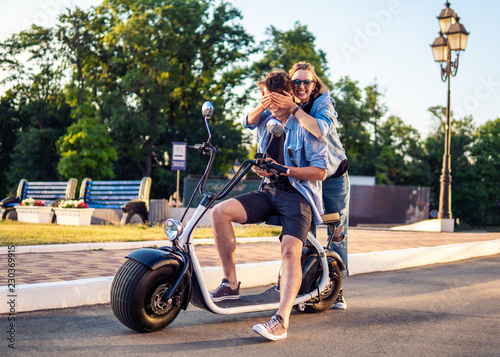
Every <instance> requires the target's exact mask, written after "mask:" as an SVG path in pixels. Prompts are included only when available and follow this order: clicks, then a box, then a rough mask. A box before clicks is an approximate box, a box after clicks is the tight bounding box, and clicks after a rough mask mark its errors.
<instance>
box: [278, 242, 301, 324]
mask: <svg viewBox="0 0 500 357" xmlns="http://www.w3.org/2000/svg"><path fill="white" fill-rule="evenodd" d="M302 246H303V243H302V241H301V240H300V239H298V238H296V237H293V236H290V235H285V236H283V238H282V240H281V259H282V273H281V279H280V306H279V309H278V312H277V313H276V314H277V315H280V316H281V317H282V318H283V321H284V323H283V324H284V325H285V328H288V324H289V320H290V313H291V312H292V308H293V302H294V300H295V298H296V297H297V294H298V292H299V289H300V284H301V283H302V267H301V266H300V257H301V255H302Z"/></svg>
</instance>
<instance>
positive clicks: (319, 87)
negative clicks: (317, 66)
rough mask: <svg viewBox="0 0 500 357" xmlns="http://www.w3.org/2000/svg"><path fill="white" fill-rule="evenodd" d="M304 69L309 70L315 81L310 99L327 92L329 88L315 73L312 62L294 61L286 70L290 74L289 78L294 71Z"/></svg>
mask: <svg viewBox="0 0 500 357" xmlns="http://www.w3.org/2000/svg"><path fill="white" fill-rule="evenodd" d="M301 69H302V70H305V71H309V72H310V73H311V74H312V78H313V81H314V82H315V83H316V86H315V87H314V89H313V91H312V93H311V98H310V100H315V99H316V98H317V97H319V96H320V95H321V94H323V93H325V92H328V91H329V89H328V87H327V86H326V85H325V83H323V81H322V80H321V79H320V78H319V77H318V75H317V74H316V71H315V70H314V67H313V65H312V64H310V63H307V62H297V63H295V64H294V65H293V66H292V68H290V70H289V71H288V74H289V75H290V78H292V77H293V75H294V73H295V72H297V71H299V70H301Z"/></svg>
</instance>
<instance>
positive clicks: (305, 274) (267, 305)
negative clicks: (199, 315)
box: [110, 102, 345, 332]
mask: <svg viewBox="0 0 500 357" xmlns="http://www.w3.org/2000/svg"><path fill="white" fill-rule="evenodd" d="M213 113H214V107H213V105H212V103H210V102H206V103H204V104H203V106H202V114H203V117H204V121H205V126H206V129H207V132H208V139H207V141H206V142H204V143H202V144H196V145H194V146H192V147H190V148H191V149H194V150H197V151H199V152H201V153H202V154H204V155H207V156H209V160H208V163H207V166H206V169H205V172H204V174H203V175H202V177H201V179H200V181H199V183H198V186H197V188H196V189H195V191H194V193H193V196H192V197H191V199H190V202H189V204H188V205H187V207H186V211H185V212H184V215H183V217H182V219H181V220H180V221H177V220H174V219H168V220H166V221H165V224H164V231H165V235H166V236H167V239H168V240H169V241H170V242H172V246H164V247H160V248H156V249H154V248H142V249H138V250H136V251H134V252H132V253H130V254H129V255H127V257H126V258H127V260H126V261H125V262H124V263H123V265H122V266H121V267H120V268H119V270H118V272H117V273H116V275H115V278H114V279H113V283H112V285H111V293H110V295H111V296H110V297H111V307H112V310H113V313H114V315H115V316H116V318H117V319H118V320H119V321H120V322H121V323H123V324H124V325H125V326H127V327H129V328H130V329H132V330H135V331H138V332H153V331H159V330H161V329H164V328H165V327H167V326H168V325H169V324H170V323H171V322H172V321H174V319H175V318H176V317H177V315H178V314H179V313H180V311H181V310H186V309H187V307H188V305H189V303H191V304H193V305H195V306H197V307H199V308H203V309H206V310H208V311H210V312H213V313H216V314H223V315H228V314H239V313H246V312H256V311H266V310H274V309H277V308H278V307H279V301H280V299H279V276H278V277H277V278H278V283H277V285H276V287H271V288H269V289H267V290H266V291H264V292H262V293H260V294H254V295H242V296H241V298H240V299H239V300H224V301H221V302H217V303H215V302H213V301H212V300H211V298H210V295H209V290H208V288H207V285H206V283H205V280H204V278H203V273H202V268H201V266H200V263H199V261H198V258H197V256H196V252H195V248H194V245H193V243H192V232H193V230H194V229H195V228H196V225H197V224H198V222H199V221H200V219H201V218H202V217H203V215H204V214H205V213H206V212H207V211H208V209H209V208H210V207H211V206H212V205H213V204H214V203H215V202H216V201H218V200H221V199H223V198H224V197H225V196H226V195H227V194H228V193H229V192H231V190H232V189H233V188H234V187H235V186H236V185H237V184H238V182H239V181H240V180H241V179H242V178H243V176H245V175H246V174H247V172H248V171H249V170H250V169H251V167H252V166H254V165H255V166H258V167H261V168H263V169H265V170H267V171H268V172H270V173H273V174H275V175H277V174H278V172H286V170H288V169H286V168H285V167H283V166H281V165H278V164H274V163H270V162H268V161H266V160H265V159H266V154H265V153H263V154H257V155H256V158H255V159H254V160H246V161H245V162H243V164H242V165H241V167H240V169H239V170H238V172H237V173H236V174H235V176H234V177H233V178H232V179H231V180H229V181H228V183H227V184H226V185H225V186H224V187H223V188H222V189H221V190H220V192H219V193H217V194H215V193H211V192H205V191H204V185H205V182H206V180H207V177H208V174H209V172H210V169H211V166H212V164H213V162H214V159H215V156H216V152H217V149H216V147H214V146H213V145H212V143H211V133H210V127H209V125H208V120H209V119H210V118H211V117H212V116H213ZM267 131H268V133H269V135H271V138H270V140H269V141H271V140H272V138H273V137H274V136H280V135H281V134H282V133H283V126H282V125H281V123H280V122H279V121H278V120H275V119H271V120H270V121H269V122H268V124H267ZM197 191H199V192H200V193H201V194H202V195H203V198H202V200H201V202H200V204H199V205H198V207H197V208H196V211H195V212H194V214H193V215H192V217H191V219H190V220H189V221H188V222H187V224H186V226H185V227H184V226H183V224H182V223H181V222H182V221H183V220H184V217H185V216H186V213H187V210H188V207H189V206H190V204H191V202H192V200H193V198H194V195H195V194H196V192H197ZM338 219H339V215H338V213H330V214H325V215H324V216H323V224H326V225H328V224H332V223H334V222H335V221H338ZM266 223H268V224H277V225H279V216H272V217H270V219H269V220H268V222H266ZM332 231H333V230H332ZM331 238H332V237H329V239H328V244H327V247H329V246H330V243H331V242H330V241H331ZM301 264H302V285H301V287H300V290H299V293H298V295H297V297H296V299H295V301H294V308H295V309H296V310H298V311H304V312H309V313H314V312H321V311H325V310H326V309H328V308H330V307H331V306H332V305H333V303H334V302H335V299H336V298H337V296H338V294H339V291H340V289H341V287H342V270H344V269H345V266H344V263H343V261H342V259H341V258H340V256H339V255H338V254H337V253H336V252H334V251H330V250H328V249H325V248H323V246H322V245H321V243H319V241H318V240H317V239H316V238H315V237H314V236H313V235H312V234H311V233H309V234H308V237H307V241H306V244H305V245H304V248H303V251H302V258H301Z"/></svg>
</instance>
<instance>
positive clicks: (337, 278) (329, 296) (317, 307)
mask: <svg viewBox="0 0 500 357" xmlns="http://www.w3.org/2000/svg"><path fill="white" fill-rule="evenodd" d="M327 259H328V270H330V284H329V286H328V288H327V291H326V292H325V293H323V294H322V295H321V299H320V301H318V302H316V303H314V304H310V303H309V302H308V303H306V306H305V308H304V312H308V313H316V312H323V311H325V310H328V309H329V308H330V307H332V305H333V303H334V302H335V300H336V299H337V296H338V295H339V292H340V289H341V288H342V270H341V269H340V267H339V264H338V263H337V261H336V260H335V258H333V257H327ZM321 275H322V272H321V271H318V272H317V273H316V278H315V279H313V282H312V284H311V285H314V286H311V287H310V289H309V291H312V290H313V289H314V288H316V287H317V286H318V285H319V283H320V282H321ZM295 308H296V309H298V307H297V306H295Z"/></svg>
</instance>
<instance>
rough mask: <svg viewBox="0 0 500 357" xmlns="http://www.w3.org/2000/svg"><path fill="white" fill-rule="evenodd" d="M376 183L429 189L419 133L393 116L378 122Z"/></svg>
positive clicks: (429, 178)
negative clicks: (378, 142)
mask: <svg viewBox="0 0 500 357" xmlns="http://www.w3.org/2000/svg"><path fill="white" fill-rule="evenodd" d="M379 140H380V152H379V157H378V168H377V182H378V183H380V184H390V185H408V186H420V185H421V186H428V185H429V183H430V181H431V173H432V172H431V169H430V167H429V166H428V161H427V160H426V159H427V157H426V155H425V150H424V147H423V145H422V144H421V138H420V133H419V132H418V131H417V130H416V129H414V128H412V127H411V126H409V125H405V124H404V123H403V120H402V119H401V118H399V117H396V116H390V117H389V118H388V119H387V120H386V121H385V122H383V123H381V125H380V130H379Z"/></svg>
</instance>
